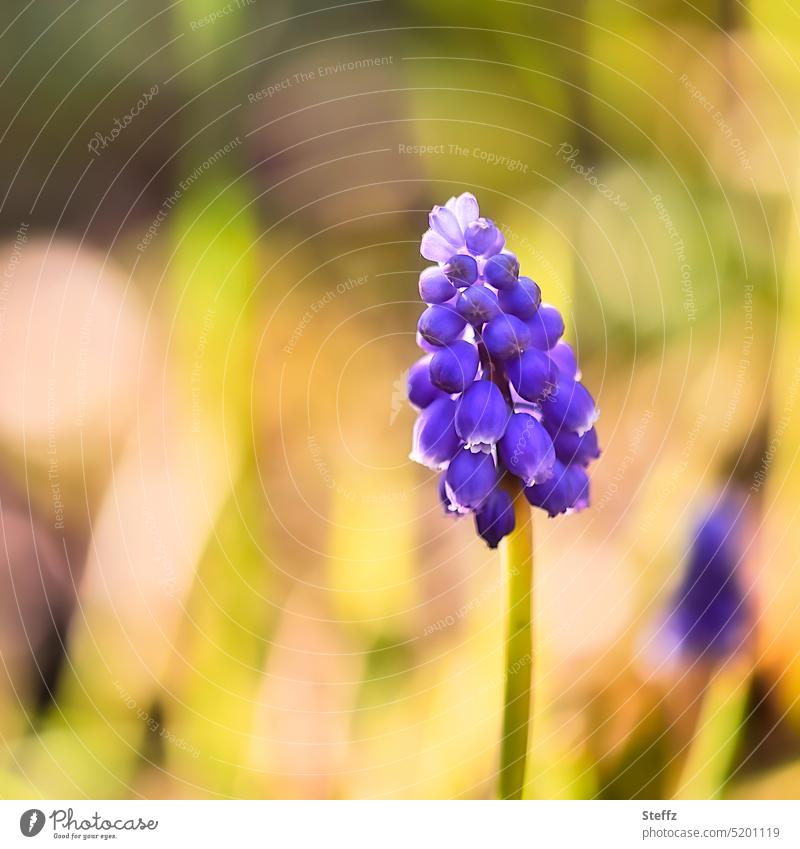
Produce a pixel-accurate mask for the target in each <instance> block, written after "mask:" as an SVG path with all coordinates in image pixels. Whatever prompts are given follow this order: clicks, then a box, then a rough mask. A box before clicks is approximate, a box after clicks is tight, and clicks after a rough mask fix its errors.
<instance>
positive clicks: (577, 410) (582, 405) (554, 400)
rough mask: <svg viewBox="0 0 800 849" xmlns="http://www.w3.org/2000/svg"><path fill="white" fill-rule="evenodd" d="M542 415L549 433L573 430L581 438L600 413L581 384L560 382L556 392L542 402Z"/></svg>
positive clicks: (567, 381) (566, 381)
mask: <svg viewBox="0 0 800 849" xmlns="http://www.w3.org/2000/svg"><path fill="white" fill-rule="evenodd" d="M542 415H543V416H544V418H545V420H546V421H547V426H548V430H550V432H551V433H555V432H557V431H559V430H573V431H575V433H577V434H578V436H582V435H583V434H584V433H586V431H587V430H589V428H591V427H592V425H593V424H594V423H595V422H596V421H597V417H598V416H599V415H600V412H599V410H598V409H597V406H596V405H595V403H594V398H592V396H591V395H590V394H589V392H588V390H587V389H586V387H585V386H584V385H583V384H582V383H577V382H576V381H574V380H561V381H559V383H558V388H557V389H556V391H555V392H553V393H551V394H550V395H548V396H547V397H546V398H545V399H544V400H543V401H542Z"/></svg>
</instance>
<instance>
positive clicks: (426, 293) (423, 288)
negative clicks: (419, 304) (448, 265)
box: [419, 265, 457, 304]
mask: <svg viewBox="0 0 800 849" xmlns="http://www.w3.org/2000/svg"><path fill="white" fill-rule="evenodd" d="M456 293H457V290H456V287H455V286H454V285H453V284H452V283H451V282H450V281H449V280H448V279H447V275H446V274H445V273H444V271H442V269H441V268H439V266H438V265H432V266H430V267H429V268H426V269H425V270H424V271H423V272H422V274H420V276H419V296H420V298H422V300H423V301H425V303H426V304H443V303H444V302H445V301H449V300H450V299H451V298H454V297H455V296H456Z"/></svg>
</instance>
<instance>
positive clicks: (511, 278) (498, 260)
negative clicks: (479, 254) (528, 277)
mask: <svg viewBox="0 0 800 849" xmlns="http://www.w3.org/2000/svg"><path fill="white" fill-rule="evenodd" d="M518 276H519V261H518V260H517V258H516V257H515V256H514V254H512V253H509V252H507V251H506V252H504V253H501V254H496V255H495V256H493V257H491V258H490V259H488V260H487V261H486V265H485V266H484V268H483V279H484V280H485V281H486V282H487V283H489V284H490V285H491V286H494V287H495V289H512V288H513V287H514V286H516V285H517V277H518Z"/></svg>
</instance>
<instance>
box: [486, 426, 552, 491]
mask: <svg viewBox="0 0 800 849" xmlns="http://www.w3.org/2000/svg"><path fill="white" fill-rule="evenodd" d="M497 451H498V455H499V457H500V459H501V460H502V461H503V465H504V466H505V467H506V468H507V469H508V471H509V472H511V474H512V475H516V476H517V477H518V478H520V479H521V480H522V481H523V482H524V483H525V486H533V485H534V484H535V483H544V482H545V481H546V480H549V479H550V478H551V477H552V476H553V467H554V465H555V462H556V454H555V451H554V449H553V441H552V440H551V439H550V435H549V434H548V432H547V431H546V430H545V429H544V427H542V425H541V424H540V423H539V422H537V421H536V419H535V418H534V417H533V416H531V415H530V414H529V413H515V414H514V415H513V416H511V419H510V420H509V422H508V426H507V427H506V432H505V433H504V434H503V438H502V439H501V440H500V442H499V443H498V444H497Z"/></svg>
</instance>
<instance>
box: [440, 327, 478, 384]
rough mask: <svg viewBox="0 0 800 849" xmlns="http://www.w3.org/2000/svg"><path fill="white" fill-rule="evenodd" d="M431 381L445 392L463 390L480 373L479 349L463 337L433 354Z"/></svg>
mask: <svg viewBox="0 0 800 849" xmlns="http://www.w3.org/2000/svg"><path fill="white" fill-rule="evenodd" d="M430 372H431V383H433V385H434V386H438V387H439V389H443V390H444V391H445V392H449V393H453V392H463V391H464V390H465V389H466V388H467V387H468V386H469V385H470V384H471V383H472V382H473V381H474V380H475V375H476V374H477V373H478V349H477V348H476V347H475V346H474V345H473V344H472V343H471V342H465V341H464V340H463V339H462V340H459V341H458V342H453V344H452V345H450V346H449V347H447V348H442V349H441V350H440V351H437V353H435V354H434V355H433V358H432V359H431V362H430Z"/></svg>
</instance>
